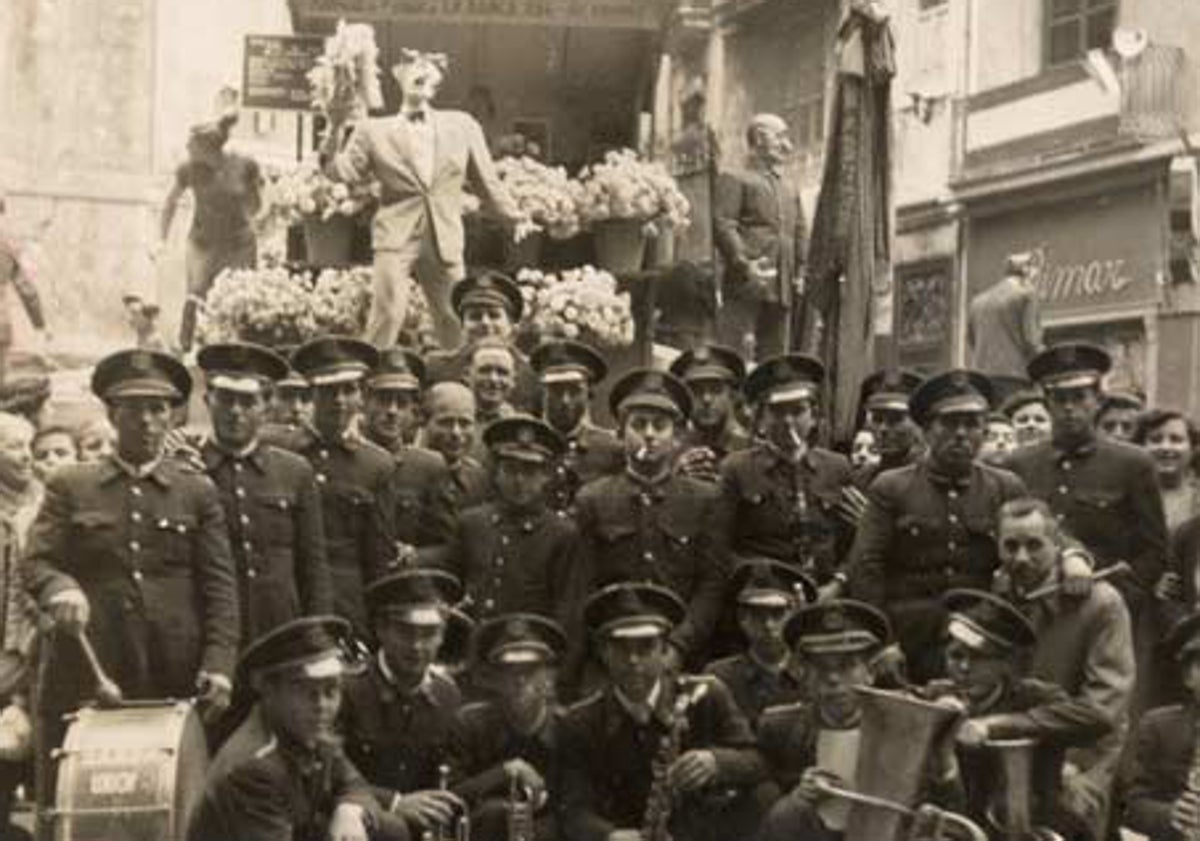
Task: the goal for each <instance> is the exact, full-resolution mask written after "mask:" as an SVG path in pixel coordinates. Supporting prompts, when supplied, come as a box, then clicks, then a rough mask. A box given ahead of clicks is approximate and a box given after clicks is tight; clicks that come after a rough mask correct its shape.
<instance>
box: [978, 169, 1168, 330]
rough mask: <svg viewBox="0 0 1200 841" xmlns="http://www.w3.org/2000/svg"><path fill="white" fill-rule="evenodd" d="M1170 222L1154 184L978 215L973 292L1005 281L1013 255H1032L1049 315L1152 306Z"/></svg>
mask: <svg viewBox="0 0 1200 841" xmlns="http://www.w3.org/2000/svg"><path fill="white" fill-rule="evenodd" d="M1165 224H1166V222H1165V217H1164V214H1163V212H1162V210H1161V209H1160V205H1159V198H1158V193H1157V191H1156V189H1155V185H1154V184H1153V183H1152V182H1151V183H1147V184H1144V185H1141V186H1137V187H1132V188H1127V189H1121V190H1117V191H1113V192H1111V193H1105V194H1103V195H1100V196H1090V197H1088V198H1083V199H1074V200H1071V201H1066V202H1059V203H1050V204H1043V205H1034V206H1031V207H1026V208H1024V209H1020V210H1015V211H1012V212H1007V213H1004V214H999V215H996V216H984V217H981V218H972V219H971V222H970V243H969V249H970V250H969V253H968V257H967V260H968V266H969V267H970V277H969V279H968V289H969V293H970V295H971V296H974V295H977V294H978V293H979V292H981V291H983V290H984V289H986V288H987V287H988V286H990V285H992V284H993V283H995V282H996V281H997V280H999V279H1000V277H1001V274H1002V272H1003V268H1004V261H1005V258H1006V257H1007V256H1008V255H1009V254H1014V253H1018V252H1031V253H1032V254H1033V255H1034V261H1035V265H1036V266H1037V269H1038V273H1037V279H1036V283H1037V286H1038V290H1039V294H1040V298H1041V301H1042V304H1043V307H1044V310H1043V312H1044V314H1045V315H1049V316H1051V317H1053V316H1055V315H1057V316H1067V315H1080V314H1084V313H1087V312H1093V311H1096V310H1111V309H1134V308H1137V307H1139V306H1143V305H1145V306H1151V305H1153V304H1154V303H1155V302H1156V301H1157V298H1158V283H1157V279H1158V276H1159V273H1160V271H1161V270H1162V268H1163V259H1164V255H1163V253H1162V249H1163V241H1164V240H1163V232H1164V225H1165Z"/></svg>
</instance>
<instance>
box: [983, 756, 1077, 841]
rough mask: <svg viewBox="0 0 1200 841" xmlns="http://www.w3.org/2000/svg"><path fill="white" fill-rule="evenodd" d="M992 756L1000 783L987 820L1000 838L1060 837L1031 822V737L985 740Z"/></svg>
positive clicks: (1041, 840) (1040, 840) (1036, 840)
mask: <svg viewBox="0 0 1200 841" xmlns="http://www.w3.org/2000/svg"><path fill="white" fill-rule="evenodd" d="M983 749H984V750H987V751H990V752H991V754H992V756H993V758H994V759H995V767H996V770H997V771H998V775H997V776H998V778H999V783H1000V784H999V786H998V787H997V789H996V791H995V792H994V794H993V798H992V802H991V804H990V805H989V806H988V811H987V818H988V822H989V823H990V824H991V825H992V827H993V829H994V830H995V837H996V838H997V839H1000V841H1063V839H1062V836H1061V835H1059V834H1058V833H1056V832H1054V831H1052V830H1050V829H1047V828H1046V827H1035V826H1034V825H1033V811H1034V810H1033V795H1034V791H1033V757H1034V751H1035V750H1036V749H1037V742H1035V741H1034V740H1033V739H1005V740H994V741H987V742H984V744H983Z"/></svg>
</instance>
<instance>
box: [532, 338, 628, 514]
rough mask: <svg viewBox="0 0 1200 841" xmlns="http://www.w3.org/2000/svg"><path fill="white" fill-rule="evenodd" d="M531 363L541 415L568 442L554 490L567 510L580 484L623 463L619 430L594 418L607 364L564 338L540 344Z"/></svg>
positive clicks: (555, 501)
mask: <svg viewBox="0 0 1200 841" xmlns="http://www.w3.org/2000/svg"><path fill="white" fill-rule="evenodd" d="M530 363H531V364H532V365H533V368H534V370H535V371H537V374H538V378H539V380H540V381H541V386H542V392H541V399H542V419H543V420H544V421H546V423H548V424H549V425H550V426H551V427H552V428H553V429H554V430H555V431H556V432H558V433H559V434H560V435H562V436H563V438H564V439H565V440H566V442H567V451H566V453H565V455H564V456H563V458H562V459H561V462H560V465H559V469H558V476H557V477H556V478H555V482H554V487H553V489H552V493H553V494H554V498H553V503H552V504H553V505H554V507H555V508H556V509H558V510H566V509H567V508H569V507H570V506H571V505H572V503H574V501H575V494H576V493H578V491H579V489H580V488H581V487H583V486H584V485H586V484H587V483H588V482H591V481H592V480H594V479H599V478H600V477H601V476H609V475H611V474H614V473H619V472H620V471H621V470H622V468H624V466H625V451H624V449H623V448H622V447H621V442H620V441H619V440H617V436H616V434H615V433H613V431H612V430H610V429H604V428H603V427H600V426H597V425H596V424H595V423H593V422H592V418H591V411H590V407H591V403H592V397H593V396H594V395H595V390H596V387H597V386H599V385H600V383H601V382H602V381H603V380H604V378H605V377H606V376H607V375H608V366H607V365H606V364H605V363H604V359H603V358H602V357H601V356H600V354H598V353H596V351H594V350H593V349H592V348H590V347H588V346H587V345H585V344H582V343H580V342H572V341H568V340H565V339H556V340H552V341H548V342H543V343H542V344H540V345H538V347H537V349H536V350H534V352H533V355H532V356H531V357H530Z"/></svg>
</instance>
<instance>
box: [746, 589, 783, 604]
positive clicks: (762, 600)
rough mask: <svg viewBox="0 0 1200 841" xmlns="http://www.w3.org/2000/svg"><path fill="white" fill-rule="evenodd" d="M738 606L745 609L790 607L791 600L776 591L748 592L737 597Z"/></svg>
mask: <svg viewBox="0 0 1200 841" xmlns="http://www.w3.org/2000/svg"><path fill="white" fill-rule="evenodd" d="M738 604H744V605H746V606H747V607H790V606H791V604H792V600H791V599H789V598H788V595H787V593H781V592H779V591H778V590H750V591H747V592H744V593H742V594H741V595H739V596H738Z"/></svg>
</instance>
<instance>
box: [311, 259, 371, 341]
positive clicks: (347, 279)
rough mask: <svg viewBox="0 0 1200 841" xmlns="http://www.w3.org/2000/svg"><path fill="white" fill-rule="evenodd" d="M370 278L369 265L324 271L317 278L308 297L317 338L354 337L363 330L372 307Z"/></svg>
mask: <svg viewBox="0 0 1200 841" xmlns="http://www.w3.org/2000/svg"><path fill="white" fill-rule="evenodd" d="M371 278H372V272H371V268H370V267H369V266H356V267H354V268H352V269H344V270H339V269H325V270H324V271H322V272H321V273H320V274H319V275H317V281H316V283H314V284H313V288H312V293H311V297H310V300H311V304H312V314H313V321H314V322H316V332H317V335H321V334H323V333H336V334H340V335H343V336H357V335H359V334H360V333H361V332H362V331H363V328H364V327H366V324H367V311H368V310H370V308H371Z"/></svg>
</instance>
